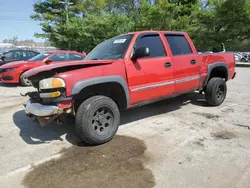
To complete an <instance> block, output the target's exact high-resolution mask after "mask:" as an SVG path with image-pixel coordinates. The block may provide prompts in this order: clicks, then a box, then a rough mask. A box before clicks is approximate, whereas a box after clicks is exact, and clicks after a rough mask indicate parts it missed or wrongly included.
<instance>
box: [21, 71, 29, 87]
mask: <svg viewBox="0 0 250 188" xmlns="http://www.w3.org/2000/svg"><path fill="white" fill-rule="evenodd" d="M20 83H21V85H22V86H32V82H31V81H30V80H29V79H27V78H26V77H25V76H23V73H22V74H21V76H20Z"/></svg>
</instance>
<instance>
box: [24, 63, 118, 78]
mask: <svg viewBox="0 0 250 188" xmlns="http://www.w3.org/2000/svg"><path fill="white" fill-rule="evenodd" d="M113 61H114V60H88V61H84V60H83V61H73V62H72V61H71V62H64V63H55V64H51V65H46V66H41V67H37V68H33V69H31V70H29V71H26V72H25V73H24V75H25V76H26V77H30V76H34V75H36V74H38V73H41V72H45V71H51V70H53V69H57V68H62V67H79V68H82V67H84V66H85V65H102V64H111V63H112V62H113Z"/></svg>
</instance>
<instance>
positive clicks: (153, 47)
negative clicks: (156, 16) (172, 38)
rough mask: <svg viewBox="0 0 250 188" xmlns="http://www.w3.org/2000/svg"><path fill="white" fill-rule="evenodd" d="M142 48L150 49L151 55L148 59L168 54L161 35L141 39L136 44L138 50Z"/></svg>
mask: <svg viewBox="0 0 250 188" xmlns="http://www.w3.org/2000/svg"><path fill="white" fill-rule="evenodd" d="M140 47H147V48H149V52H150V55H149V56H148V57H162V56H166V52H165V49H164V46H163V44H162V41H161V38H160V36H159V35H146V36H143V37H141V38H140V39H139V41H138V42H137V43H136V49H138V48H140Z"/></svg>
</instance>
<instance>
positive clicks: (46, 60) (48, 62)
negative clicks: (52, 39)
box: [43, 58, 52, 65]
mask: <svg viewBox="0 0 250 188" xmlns="http://www.w3.org/2000/svg"><path fill="white" fill-rule="evenodd" d="M51 62H52V60H51V59H50V58H46V59H44V61H43V63H44V64H46V65H48V64H50V63H51Z"/></svg>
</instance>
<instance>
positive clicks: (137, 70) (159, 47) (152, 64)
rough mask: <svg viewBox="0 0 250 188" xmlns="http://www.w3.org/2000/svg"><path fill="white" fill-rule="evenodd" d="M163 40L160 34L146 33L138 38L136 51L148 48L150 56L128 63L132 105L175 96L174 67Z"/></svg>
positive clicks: (134, 45) (135, 44)
mask: <svg viewBox="0 0 250 188" xmlns="http://www.w3.org/2000/svg"><path fill="white" fill-rule="evenodd" d="M163 40H165V39H164V37H163V36H160V35H159V34H158V33H148V34H145V33H144V34H141V35H139V36H138V37H137V38H136V40H135V42H134V44H133V47H134V50H136V49H138V48H140V47H148V48H149V51H150V56H148V57H143V58H139V59H137V60H136V61H132V60H130V59H129V60H128V62H126V69H127V77H128V83H129V89H130V95H131V104H136V103H140V102H142V101H150V100H154V99H157V98H160V97H164V96H167V95H172V94H173V91H174V81H173V67H172V66H171V64H170V63H169V62H170V57H169V56H168V54H167V52H166V50H165V48H164V45H163ZM169 65H170V66H169Z"/></svg>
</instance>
